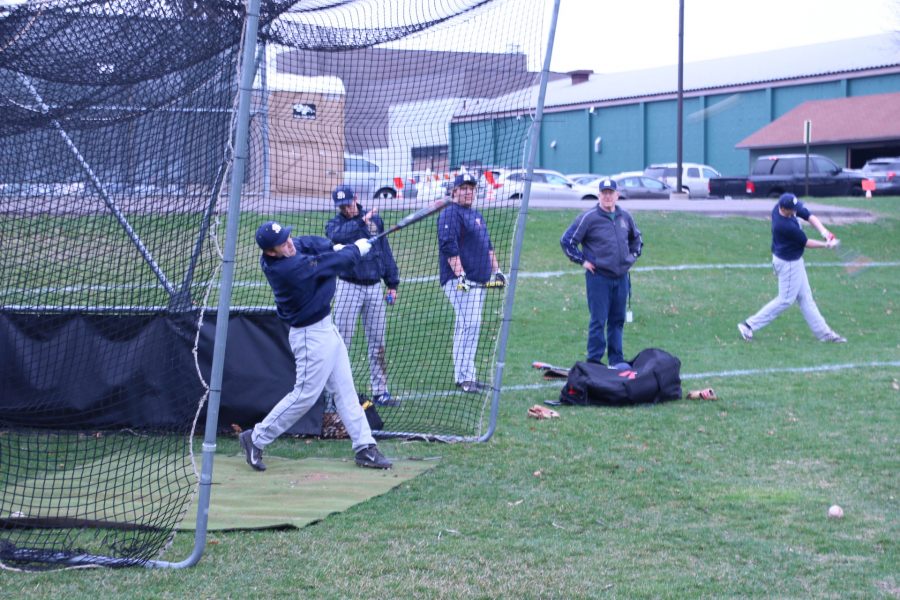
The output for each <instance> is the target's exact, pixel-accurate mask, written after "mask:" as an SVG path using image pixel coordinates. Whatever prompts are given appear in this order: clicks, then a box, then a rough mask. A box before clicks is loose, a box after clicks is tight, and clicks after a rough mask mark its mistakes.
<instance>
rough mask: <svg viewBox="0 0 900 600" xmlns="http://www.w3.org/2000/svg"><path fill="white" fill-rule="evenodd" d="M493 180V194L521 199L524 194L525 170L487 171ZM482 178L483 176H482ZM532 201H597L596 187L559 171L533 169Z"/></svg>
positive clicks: (598, 192)
mask: <svg viewBox="0 0 900 600" xmlns="http://www.w3.org/2000/svg"><path fill="white" fill-rule="evenodd" d="M489 171H490V172H491V175H492V177H493V179H494V182H495V186H494V193H495V194H496V195H499V196H500V197H502V198H509V199H515V198H521V197H522V196H523V195H524V193H525V176H526V174H527V172H526V171H525V169H512V170H504V169H489ZM482 177H483V178H484V175H482ZM530 197H531V199H533V200H597V199H598V198H599V197H600V190H599V188H598V187H596V186H586V185H581V184H578V183H575V182H574V181H572V180H571V179H569V178H568V177H566V176H565V175H563V174H562V173H560V172H559V171H551V170H550V169H534V171H533V172H532V178H531V196H530Z"/></svg>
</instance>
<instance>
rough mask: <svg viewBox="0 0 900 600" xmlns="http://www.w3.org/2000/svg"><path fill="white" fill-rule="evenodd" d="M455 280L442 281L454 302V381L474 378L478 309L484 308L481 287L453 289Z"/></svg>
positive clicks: (478, 331) (448, 297)
mask: <svg viewBox="0 0 900 600" xmlns="http://www.w3.org/2000/svg"><path fill="white" fill-rule="evenodd" d="M456 283H457V282H456V280H455V279H451V280H450V281H448V282H447V283H445V284H444V294H445V295H446V296H447V299H448V300H450V304H452V305H453V310H454V311H455V312H456V320H455V321H454V324H453V376H454V377H455V378H456V383H462V382H463V381H475V354H476V353H477V352H478V336H479V335H480V333H481V311H482V309H483V308H484V288H482V287H473V288H472V289H470V290H469V291H468V292H462V291H460V290H457V289H456Z"/></svg>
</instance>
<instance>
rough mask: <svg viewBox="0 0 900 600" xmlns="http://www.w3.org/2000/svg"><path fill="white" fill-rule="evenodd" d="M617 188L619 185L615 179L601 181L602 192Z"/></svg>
mask: <svg viewBox="0 0 900 600" xmlns="http://www.w3.org/2000/svg"><path fill="white" fill-rule="evenodd" d="M616 189H617V186H616V181H615V180H614V179H602V180H601V181H600V191H601V192H602V191H604V190H612V191H616Z"/></svg>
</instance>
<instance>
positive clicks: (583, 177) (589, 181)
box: [566, 173, 606, 189]
mask: <svg viewBox="0 0 900 600" xmlns="http://www.w3.org/2000/svg"><path fill="white" fill-rule="evenodd" d="M566 177H568V178H569V179H571V180H572V181H574V182H575V183H577V184H579V185H586V186H594V187H596V188H597V189H600V181H601V180H602V179H605V178H606V175H598V174H596V173H575V174H574V175H566Z"/></svg>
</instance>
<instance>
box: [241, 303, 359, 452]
mask: <svg viewBox="0 0 900 600" xmlns="http://www.w3.org/2000/svg"><path fill="white" fill-rule="evenodd" d="M288 340H289V341H290V344H291V350H292V351H293V352H294V360H295V362H296V367H297V378H296V381H295V383H294V389H292V390H291V391H290V392H288V394H287V395H286V396H285V397H284V398H282V399H281V400H280V401H279V402H278V404H276V405H275V407H274V408H273V409H272V410H271V411H269V414H268V415H266V418H265V419H263V420H262V422H260V423H257V424H256V426H255V427H254V428H253V444H254V445H255V446H257V447H258V448H265V447H266V446H268V445H269V444H271V443H272V442H274V441H275V438H277V437H278V436H279V435H281V434H282V433H284V432H285V431H287V430H288V429H289V428H290V427H291V425H293V424H294V423H296V422H297V421H298V420H300V418H301V417H303V415H305V414H306V412H307V411H308V410H309V409H310V408H311V407H312V406H313V404H315V403H316V400H318V399H319V396H320V395H321V394H322V390H323V389H326V390H328V391H329V392H331V393H332V394H334V406H335V408H336V409H337V412H338V415H339V416H340V417H341V421H342V422H343V423H344V427H345V428H346V429H347V434H348V435H349V436H350V441H351V442H352V443H353V451H354V452H356V451H358V450H359V449H361V448H364V447H365V446H368V445H369V444H374V443H375V439H374V438H373V437H372V430H371V429H369V422H368V421H366V415H365V413H364V412H363V409H362V407H361V406H360V405H359V398H358V396H357V395H356V389H355V388H354V387H353V374H352V373H351V371H350V358H349V357H348V355H347V347H346V346H344V340H342V339H341V335H340V334H339V333H338V330H337V328H336V327H335V326H334V324H333V323H332V322H331V316H328V317H325V318H324V319H322V320H321V321H319V322H317V323H313V324H312V325H308V326H307V327H291V332H290V335H289V337H288Z"/></svg>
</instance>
